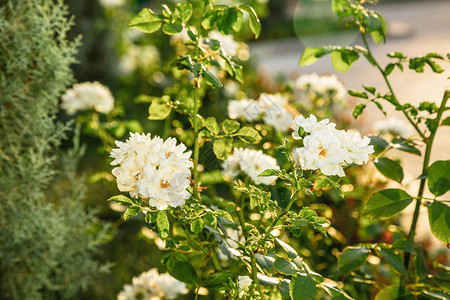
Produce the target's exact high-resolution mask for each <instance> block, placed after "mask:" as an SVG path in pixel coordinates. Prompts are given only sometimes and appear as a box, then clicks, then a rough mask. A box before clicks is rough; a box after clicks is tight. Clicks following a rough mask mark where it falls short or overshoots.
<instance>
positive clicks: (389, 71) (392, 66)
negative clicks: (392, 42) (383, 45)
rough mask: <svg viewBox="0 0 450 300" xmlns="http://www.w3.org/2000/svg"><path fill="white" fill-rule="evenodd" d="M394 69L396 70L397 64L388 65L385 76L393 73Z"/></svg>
mask: <svg viewBox="0 0 450 300" xmlns="http://www.w3.org/2000/svg"><path fill="white" fill-rule="evenodd" d="M394 68H395V64H392V63H390V64H388V65H387V66H386V68H385V69H384V75H386V76H388V75H390V74H391V73H392V71H394Z"/></svg>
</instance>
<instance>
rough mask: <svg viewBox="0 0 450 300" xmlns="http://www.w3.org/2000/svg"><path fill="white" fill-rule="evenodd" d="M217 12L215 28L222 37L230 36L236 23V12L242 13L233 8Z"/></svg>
mask: <svg viewBox="0 0 450 300" xmlns="http://www.w3.org/2000/svg"><path fill="white" fill-rule="evenodd" d="M219 12H220V13H219V14H218V17H217V28H218V29H219V31H220V33H222V34H223V35H227V34H230V33H231V31H232V30H233V27H234V24H235V23H236V22H237V21H238V12H240V13H241V14H242V12H241V11H239V10H238V9H237V8H235V7H227V8H226V9H223V10H220V11H219Z"/></svg>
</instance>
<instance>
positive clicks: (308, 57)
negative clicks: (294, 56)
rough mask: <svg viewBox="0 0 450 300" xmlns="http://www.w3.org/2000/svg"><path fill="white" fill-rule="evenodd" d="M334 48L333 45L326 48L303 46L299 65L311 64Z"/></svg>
mask: <svg viewBox="0 0 450 300" xmlns="http://www.w3.org/2000/svg"><path fill="white" fill-rule="evenodd" d="M334 49H336V48H335V47H326V48H305V51H303V54H302V56H301V57H300V61H299V65H300V67H302V66H308V65H310V64H313V63H315V62H316V61H317V59H319V58H320V57H322V56H324V55H326V54H328V53H330V52H331V51H333V50H334Z"/></svg>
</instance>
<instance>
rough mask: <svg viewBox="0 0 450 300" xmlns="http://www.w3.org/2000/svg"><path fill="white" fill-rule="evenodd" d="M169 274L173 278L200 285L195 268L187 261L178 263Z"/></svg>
mask: <svg viewBox="0 0 450 300" xmlns="http://www.w3.org/2000/svg"><path fill="white" fill-rule="evenodd" d="M169 274H170V275H172V277H173V278H175V279H178V280H180V281H182V282H186V283H188V284H193V285H198V284H199V279H198V276H197V272H195V269H194V267H193V266H192V265H191V264H190V263H189V262H187V261H178V262H176V263H175V264H174V265H173V266H172V268H169Z"/></svg>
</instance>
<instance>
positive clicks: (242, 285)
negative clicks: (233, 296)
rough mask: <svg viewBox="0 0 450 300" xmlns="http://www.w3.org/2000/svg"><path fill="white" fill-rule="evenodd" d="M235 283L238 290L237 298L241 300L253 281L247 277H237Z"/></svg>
mask: <svg viewBox="0 0 450 300" xmlns="http://www.w3.org/2000/svg"><path fill="white" fill-rule="evenodd" d="M237 282H238V289H239V298H242V296H243V295H244V293H245V291H247V290H248V288H249V286H250V285H251V284H252V283H253V280H252V279H251V278H250V277H249V276H239V277H238V281H237Z"/></svg>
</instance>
